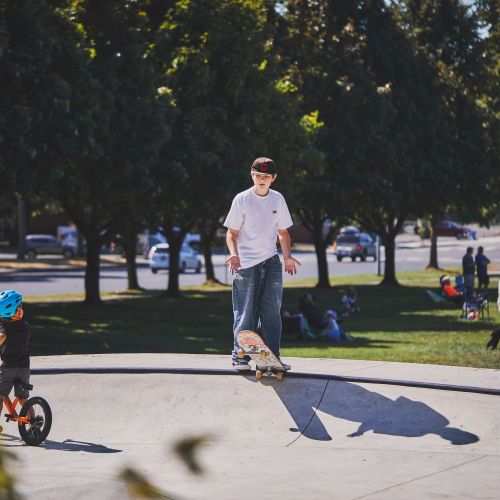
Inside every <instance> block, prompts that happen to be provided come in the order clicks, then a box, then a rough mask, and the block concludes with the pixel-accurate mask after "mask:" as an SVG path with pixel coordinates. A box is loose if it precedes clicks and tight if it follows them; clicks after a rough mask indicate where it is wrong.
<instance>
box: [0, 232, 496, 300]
mask: <svg viewBox="0 0 500 500" xmlns="http://www.w3.org/2000/svg"><path fill="white" fill-rule="evenodd" d="M428 245H429V243H428V242H427V241H426V242H421V241H420V240H419V239H415V238H413V239H411V238H408V237H406V238H402V239H401V240H400V241H399V243H398V248H397V251H396V270H397V271H398V272H399V271H410V270H417V269H423V268H424V267H425V266H426V264H427V263H428V260H429V246H428ZM469 245H472V246H474V247H477V246H479V245H483V246H484V248H485V253H486V254H487V255H488V256H489V258H490V259H491V260H492V262H494V263H495V262H496V263H500V236H497V237H487V238H482V239H481V240H479V241H472V242H471V241H457V240H455V239H452V238H442V239H441V240H440V242H439V264H440V266H442V267H456V266H459V265H460V263H461V259H462V256H463V254H464V253H465V248H466V247H467V246H469ZM294 255H295V257H296V258H298V259H299V260H300V262H301V263H302V265H301V267H300V268H299V273H298V274H297V275H296V276H294V277H289V276H287V277H286V279H287V280H297V279H303V278H312V277H315V276H317V262H316V255H315V253H314V252H312V251H302V252H296V253H295V254H294ZM224 260H225V257H224V256H223V255H215V256H214V265H215V270H216V276H217V278H218V279H219V280H220V281H222V282H224V283H229V282H230V281H231V277H230V276H229V275H228V273H227V267H226V266H225V264H224ZM383 260H384V258H383V252H382V262H381V265H382V270H383ZM138 264H139V270H138V278H139V283H140V285H141V286H142V287H143V288H145V289H164V288H166V286H167V281H168V272H166V271H164V272H160V273H158V274H155V275H154V274H152V273H151V271H150V270H149V267H148V265H147V261H146V260H144V259H141V258H139V259H138ZM328 265H329V271H330V275H331V276H336V275H348V274H370V273H374V274H375V273H377V268H378V265H377V263H376V262H372V261H368V262H350V261H343V262H341V263H339V262H337V260H336V257H335V255H334V254H333V253H332V252H328ZM83 278H84V271H83V270H65V271H61V270H59V271H57V270H48V271H37V272H21V271H16V272H8V273H0V288H9V287H12V288H16V289H19V290H21V291H22V292H24V294H25V295H26V296H28V297H29V296H34V295H49V294H65V293H82V292H83V291H84V279H83ZM204 280H205V275H204V273H202V274H195V273H191V272H189V273H186V274H184V275H181V277H180V284H181V286H187V285H198V284H201V283H203V282H204ZM100 287H101V291H115V290H124V289H126V287H127V274H126V270H125V268H124V267H114V268H110V267H107V268H103V269H102V270H101V280H100Z"/></svg>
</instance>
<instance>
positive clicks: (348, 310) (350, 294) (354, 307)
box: [342, 286, 361, 316]
mask: <svg viewBox="0 0 500 500" xmlns="http://www.w3.org/2000/svg"><path fill="white" fill-rule="evenodd" d="M342 306H343V308H344V309H343V310H342V316H352V315H353V314H357V313H359V312H361V309H360V307H359V304H358V293H357V292H356V289H355V288H354V287H353V286H350V287H349V288H348V289H347V291H346V292H345V293H344V295H342Z"/></svg>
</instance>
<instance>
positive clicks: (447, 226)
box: [437, 220, 471, 240]
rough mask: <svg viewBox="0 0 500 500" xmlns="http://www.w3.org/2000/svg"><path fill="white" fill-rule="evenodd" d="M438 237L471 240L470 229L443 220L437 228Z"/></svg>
mask: <svg viewBox="0 0 500 500" xmlns="http://www.w3.org/2000/svg"><path fill="white" fill-rule="evenodd" d="M437 235H438V236H454V237H455V238H456V239H457V240H462V239H469V238H470V235H471V234H470V229H469V228H468V227H464V226H461V225H459V224H457V223H456V222H453V221H451V220H443V221H441V222H440V223H439V224H438V226H437Z"/></svg>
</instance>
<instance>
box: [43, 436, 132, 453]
mask: <svg viewBox="0 0 500 500" xmlns="http://www.w3.org/2000/svg"><path fill="white" fill-rule="evenodd" d="M41 446H42V447H43V448H46V449H48V450H59V451H85V452H87V453H121V452H122V450H117V449H115V448H108V447H107V446H104V445H103V444H96V443H87V442H85V441H74V440H73V439H65V440H64V441H62V442H58V441H51V440H49V439H47V440H46V441H45V442H44V443H43V444H42V445H41Z"/></svg>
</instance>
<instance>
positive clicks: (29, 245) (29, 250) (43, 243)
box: [25, 234, 75, 260]
mask: <svg viewBox="0 0 500 500" xmlns="http://www.w3.org/2000/svg"><path fill="white" fill-rule="evenodd" d="M38 255H61V256H62V257H64V258H65V259H72V258H73V256H74V255H75V252H74V249H73V248H72V247H71V246H69V245H65V244H64V243H63V242H62V241H60V240H58V239H57V238H56V237H55V236H52V235H50V234H28V235H27V236H26V251H25V257H26V258H27V259H28V260H35V259H36V258H37V256H38Z"/></svg>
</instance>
